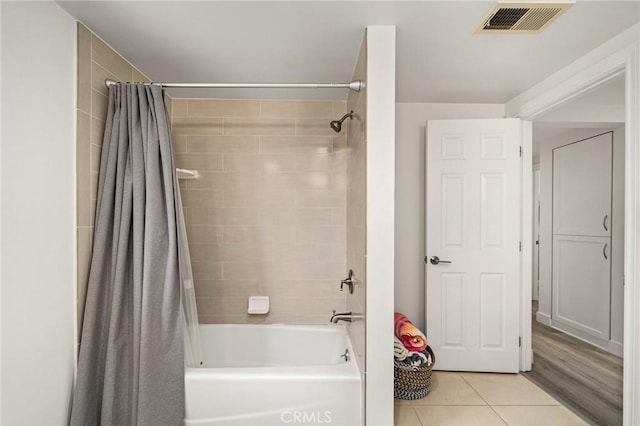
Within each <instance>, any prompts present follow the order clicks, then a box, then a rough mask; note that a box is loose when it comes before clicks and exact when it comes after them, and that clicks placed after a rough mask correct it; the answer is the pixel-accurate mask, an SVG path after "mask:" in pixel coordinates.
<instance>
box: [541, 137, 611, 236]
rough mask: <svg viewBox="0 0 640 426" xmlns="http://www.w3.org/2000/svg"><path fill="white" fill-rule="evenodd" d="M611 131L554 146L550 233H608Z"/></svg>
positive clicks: (595, 234) (609, 228)
mask: <svg viewBox="0 0 640 426" xmlns="http://www.w3.org/2000/svg"><path fill="white" fill-rule="evenodd" d="M612 158H613V133H612V132H609V133H605V134H603V135H600V136H595V137H592V138H589V139H585V140H582V141H579V142H574V143H571V144H569V145H565V146H562V147H559V148H556V149H554V150H553V233H554V234H555V235H557V234H562V235H591V236H594V237H596V236H597V237H608V236H611V169H612Z"/></svg>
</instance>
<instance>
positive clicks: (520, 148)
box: [520, 147, 522, 157]
mask: <svg viewBox="0 0 640 426" xmlns="http://www.w3.org/2000/svg"><path fill="white" fill-rule="evenodd" d="M520 157H522V147H520Z"/></svg>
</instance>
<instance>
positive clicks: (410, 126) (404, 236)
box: [395, 103, 505, 337]
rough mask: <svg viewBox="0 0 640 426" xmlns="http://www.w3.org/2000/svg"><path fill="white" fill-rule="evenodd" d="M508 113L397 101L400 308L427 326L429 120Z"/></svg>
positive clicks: (496, 109)
mask: <svg viewBox="0 0 640 426" xmlns="http://www.w3.org/2000/svg"><path fill="white" fill-rule="evenodd" d="M504 115H505V108H504V105H502V104H436V103H425V104H422V103H398V104H396V195H395V227H396V231H395V310H396V311H397V312H402V313H404V314H405V315H407V317H409V318H410V319H411V321H413V323H414V324H415V325H416V326H417V327H419V328H421V329H424V325H425V292H424V289H425V287H424V285H425V281H424V262H423V258H424V255H425V254H424V237H425V230H424V217H425V216H424V203H425V200H424V195H425V187H424V184H425V175H424V173H425V167H424V164H425V124H426V121H427V120H438V119H462V118H502V117H504ZM428 332H429V331H428V330H427V333H428ZM427 337H428V336H427Z"/></svg>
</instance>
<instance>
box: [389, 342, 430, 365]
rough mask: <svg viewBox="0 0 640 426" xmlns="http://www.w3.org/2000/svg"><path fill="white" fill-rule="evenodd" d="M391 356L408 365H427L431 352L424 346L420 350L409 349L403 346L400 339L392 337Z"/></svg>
mask: <svg viewBox="0 0 640 426" xmlns="http://www.w3.org/2000/svg"><path fill="white" fill-rule="evenodd" d="M393 358H394V359H395V360H396V361H398V362H401V363H402V364H405V365H407V366H410V367H414V368H418V367H429V366H430V365H431V354H430V353H429V352H428V351H427V349H426V348H425V350H424V351H422V352H416V351H410V350H409V349H407V348H405V347H404V344H403V343H402V341H400V339H398V338H397V337H395V336H394V338H393Z"/></svg>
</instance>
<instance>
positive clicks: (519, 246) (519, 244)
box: [518, 241, 522, 251]
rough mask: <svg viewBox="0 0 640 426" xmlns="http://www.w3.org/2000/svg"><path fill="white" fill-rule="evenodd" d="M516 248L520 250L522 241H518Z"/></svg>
mask: <svg viewBox="0 0 640 426" xmlns="http://www.w3.org/2000/svg"><path fill="white" fill-rule="evenodd" d="M518 250H520V251H522V241H520V242H519V243H518Z"/></svg>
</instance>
